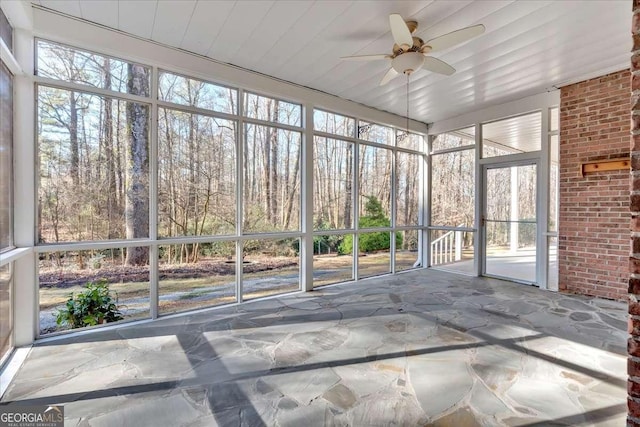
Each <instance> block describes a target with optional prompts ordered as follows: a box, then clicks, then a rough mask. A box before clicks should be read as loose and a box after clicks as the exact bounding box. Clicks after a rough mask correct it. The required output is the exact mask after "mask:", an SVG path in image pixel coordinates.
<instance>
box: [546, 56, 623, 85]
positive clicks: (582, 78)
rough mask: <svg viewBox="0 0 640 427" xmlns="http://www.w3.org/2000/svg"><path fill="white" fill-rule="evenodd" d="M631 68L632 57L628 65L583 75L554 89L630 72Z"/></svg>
mask: <svg viewBox="0 0 640 427" xmlns="http://www.w3.org/2000/svg"><path fill="white" fill-rule="evenodd" d="M630 67H631V57H629V61H628V62H627V64H626V65H622V64H620V65H615V66H613V67H608V68H603V69H601V70H598V71H594V72H593V73H587V74H583V75H581V76H578V77H575V78H573V79H569V80H566V81H563V82H562V83H558V84H555V85H553V87H554V88H555V89H560V88H563V87H565V86H569V85H572V84H576V83H580V82H584V81H586V80H591V79H595V78H598V77H602V76H606V75H607V74H611V73H617V72H618V71H623V70H628V69H629V68H630Z"/></svg>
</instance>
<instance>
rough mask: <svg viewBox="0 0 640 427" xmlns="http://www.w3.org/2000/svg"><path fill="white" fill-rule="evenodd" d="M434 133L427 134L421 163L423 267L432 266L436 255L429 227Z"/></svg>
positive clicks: (421, 246)
mask: <svg viewBox="0 0 640 427" xmlns="http://www.w3.org/2000/svg"><path fill="white" fill-rule="evenodd" d="M433 138H435V137H434V136H432V135H427V137H426V139H425V141H424V143H425V146H424V152H425V155H424V157H423V159H424V160H423V162H422V163H421V166H422V169H421V176H422V177H423V178H424V179H423V180H422V181H423V182H424V184H422V187H421V191H420V196H421V199H420V206H421V209H422V216H421V217H420V218H421V220H422V221H423V222H421V223H420V225H422V226H423V227H424V228H423V229H422V231H421V232H420V234H421V235H422V244H421V245H420V248H421V249H422V254H421V255H422V258H420V259H421V260H422V264H423V265H422V266H423V267H431V266H432V265H433V261H434V256H433V253H432V251H433V246H432V245H431V230H429V229H428V228H427V227H428V226H430V225H431V177H432V173H431V146H432V144H433ZM426 260H429V264H427V262H426Z"/></svg>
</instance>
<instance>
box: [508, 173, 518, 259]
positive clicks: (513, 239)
mask: <svg viewBox="0 0 640 427" xmlns="http://www.w3.org/2000/svg"><path fill="white" fill-rule="evenodd" d="M510 169H511V215H510V217H509V219H510V220H511V223H510V239H509V250H510V251H511V253H512V254H515V253H516V252H517V251H518V246H519V244H520V242H519V241H518V230H519V227H520V223H518V220H519V219H520V218H519V216H520V206H519V204H518V166H511V168H510Z"/></svg>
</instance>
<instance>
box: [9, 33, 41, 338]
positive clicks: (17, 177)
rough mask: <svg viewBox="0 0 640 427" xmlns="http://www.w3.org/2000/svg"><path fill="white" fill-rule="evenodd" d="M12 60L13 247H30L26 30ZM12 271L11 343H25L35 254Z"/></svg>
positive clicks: (34, 324) (31, 328)
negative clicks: (14, 71) (16, 69)
mask: <svg viewBox="0 0 640 427" xmlns="http://www.w3.org/2000/svg"><path fill="white" fill-rule="evenodd" d="M14 46H15V52H16V60H17V61H18V63H19V64H20V67H21V68H22V70H23V72H24V74H23V75H17V76H15V77H14V80H13V84H14V92H13V93H14V98H13V156H14V160H13V164H14V165H15V167H14V169H13V173H14V187H13V197H14V217H13V218H14V219H13V220H14V231H15V233H14V238H15V245H16V247H19V248H20V247H33V246H34V245H35V243H36V240H37V238H38V237H37V235H36V229H35V227H34V224H36V197H37V193H36V181H35V177H36V176H37V170H36V169H35V167H36V164H37V162H36V160H35V159H36V151H35V147H36V144H35V143H34V141H35V129H34V128H35V116H34V114H35V105H34V101H35V99H36V93H35V88H34V85H33V77H32V73H33V70H34V61H33V59H34V40H33V35H32V34H31V32H30V31H27V30H23V29H19V28H16V29H15V30H14ZM14 266H15V270H14V288H13V289H14V295H13V301H14V313H13V315H14V322H13V324H14V332H13V333H14V344H15V346H16V347H20V346H24V345H29V344H31V343H32V342H33V340H34V339H35V337H36V335H37V331H38V320H37V319H38V287H37V284H38V281H37V275H38V257H37V255H36V254H34V253H31V254H29V255H27V256H24V257H22V258H20V259H18V260H16V261H15V264H14Z"/></svg>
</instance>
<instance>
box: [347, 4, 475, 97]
mask: <svg viewBox="0 0 640 427" xmlns="http://www.w3.org/2000/svg"><path fill="white" fill-rule="evenodd" d="M389 25H390V26H391V34H392V35H393V40H394V41H395V44H394V45H393V53H391V54H378V55H358V56H343V57H342V58H340V59H345V60H350V61H371V60H379V59H390V60H391V68H389V71H387V73H386V74H385V75H384V77H382V80H381V81H380V86H383V85H386V84H387V83H389V82H390V81H391V80H393V78H395V77H396V76H397V75H398V74H406V75H410V74H411V73H413V72H414V71H417V70H419V69H420V68H424V69H426V70H429V71H433V72H434V73H439V74H444V75H447V76H450V75H451V74H453V73H455V72H456V70H455V68H453V67H452V66H451V65H449V64H447V63H446V62H444V61H442V60H440V59H437V58H434V57H432V56H428V54H429V53H431V52H437V51H439V50H444V49H447V48H449V47H452V46H455V45H457V44H460V43H463V42H466V41H467V40H470V39H472V38H474V37H477V36H479V35H480V34H482V33H484V29H485V28H484V25H482V24H479V25H473V26H471V27H466V28H462V29H460V30H456V31H453V32H451V33H448V34H445V35H442V36H439V37H436V38H434V39H431V40H429V41H427V42H426V43H425V42H424V41H423V40H422V39H421V38H420V37H414V36H413V35H412V34H413V33H414V32H415V31H416V29H417V28H418V22H417V21H405V20H404V19H403V18H402V16H400V15H399V14H397V13H394V14H391V15H389Z"/></svg>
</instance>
